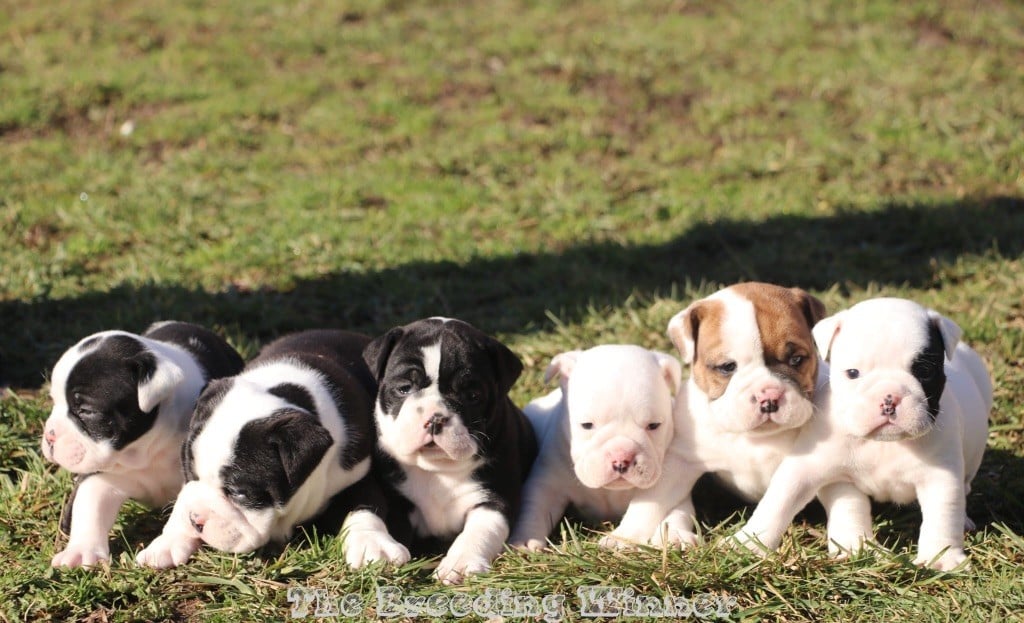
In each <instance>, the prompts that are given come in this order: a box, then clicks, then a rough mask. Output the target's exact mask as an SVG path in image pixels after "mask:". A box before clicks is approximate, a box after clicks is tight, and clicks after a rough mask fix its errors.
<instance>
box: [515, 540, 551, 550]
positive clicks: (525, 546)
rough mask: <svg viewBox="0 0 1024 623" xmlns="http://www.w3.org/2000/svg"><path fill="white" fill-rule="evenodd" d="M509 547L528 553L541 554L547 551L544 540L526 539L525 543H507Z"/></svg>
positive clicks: (546, 543)
mask: <svg viewBox="0 0 1024 623" xmlns="http://www.w3.org/2000/svg"><path fill="white" fill-rule="evenodd" d="M509 546H510V547H512V548H514V549H520V550H526V551H530V552H542V551H544V550H546V549H548V542H547V541H545V540H544V539H526V540H525V541H513V542H512V543H509Z"/></svg>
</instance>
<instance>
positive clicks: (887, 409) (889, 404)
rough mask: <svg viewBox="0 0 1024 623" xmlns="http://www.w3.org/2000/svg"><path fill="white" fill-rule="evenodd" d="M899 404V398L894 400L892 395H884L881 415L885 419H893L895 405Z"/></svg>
mask: <svg viewBox="0 0 1024 623" xmlns="http://www.w3.org/2000/svg"><path fill="white" fill-rule="evenodd" d="M898 404H900V399H899V398H894V397H893V395H892V394H886V395H885V400H883V401H882V415H884V416H885V417H893V416H895V415H896V405H898Z"/></svg>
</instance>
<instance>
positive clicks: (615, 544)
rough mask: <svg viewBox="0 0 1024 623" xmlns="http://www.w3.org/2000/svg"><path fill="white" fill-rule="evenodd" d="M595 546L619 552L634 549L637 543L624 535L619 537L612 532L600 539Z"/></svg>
mask: <svg viewBox="0 0 1024 623" xmlns="http://www.w3.org/2000/svg"><path fill="white" fill-rule="evenodd" d="M597 544H598V545H600V546H601V547H603V548H605V549H611V550H620V551H624V550H631V549H636V547H637V541H634V540H633V539H631V538H629V537H628V536H626V535H619V534H615V533H614V532H611V533H609V534H606V535H604V536H603V537H601V539H600V540H599V541H598V542H597Z"/></svg>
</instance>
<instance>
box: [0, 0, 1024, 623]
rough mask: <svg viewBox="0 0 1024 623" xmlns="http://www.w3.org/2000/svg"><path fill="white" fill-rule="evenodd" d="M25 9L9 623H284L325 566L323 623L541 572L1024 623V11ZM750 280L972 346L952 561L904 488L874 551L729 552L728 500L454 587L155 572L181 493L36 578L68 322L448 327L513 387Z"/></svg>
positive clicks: (16, 123)
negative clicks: (164, 528) (626, 544)
mask: <svg viewBox="0 0 1024 623" xmlns="http://www.w3.org/2000/svg"><path fill="white" fill-rule="evenodd" d="M5 9H6V10H3V11H0V32H2V33H3V36H2V37H0V230H2V232H3V240H4V244H3V246H2V249H0V266H2V270H0V327H2V331H3V333H2V335H0V385H5V386H7V387H8V388H9V389H8V390H7V391H6V393H5V394H4V396H3V398H2V399H0V457H2V458H0V472H2V474H0V507H2V509H3V512H2V513H0V551H2V552H3V554H2V556H3V564H2V566H0V594H3V595H5V596H7V599H5V600H4V601H3V603H0V620H11V621H19V620H31V621H65V620H87V621H107V620H110V621H131V620H174V621H183V620H196V621H238V620H253V621H255V620H283V619H287V618H289V616H290V615H289V609H290V608H291V607H292V606H293V605H294V606H301V605H303V604H304V603H305V604H306V605H309V604H308V602H303V601H302V600H303V598H304V597H303V595H302V594H300V591H298V590H297V589H309V590H313V589H320V590H321V591H322V592H321V593H320V597H322V598H323V599H322V603H321V607H324V606H325V605H332V606H333V607H334V608H336V610H337V612H338V614H337V618H341V616H342V613H348V614H351V613H358V614H357V615H356V616H357V617H365V618H374V617H375V616H384V615H387V614H388V613H389V612H395V611H396V610H397V611H398V612H397V614H399V615H401V616H398V617H397V618H395V619H393V620H403V619H405V618H409V619H412V618H417V616H418V615H417V616H413V615H414V614H415V613H414V612H413V610H412V606H409V607H408V608H406V609H405V610H404V611H403V610H402V609H400V608H396V607H394V603H395V602H393V601H389V600H390V599H392V598H394V597H395V596H396V594H397V591H400V592H401V593H402V595H403V596H405V597H410V596H417V595H418V596H427V595H440V596H438V597H435V598H434V601H432V602H413V601H410V602H409V603H411V604H413V605H416V604H417V603H419V605H421V606H423V605H424V603H427V604H430V605H431V607H433V608H435V609H437V608H441V611H446V610H445V608H448V609H449V610H450V609H451V607H456V609H459V608H463V607H465V606H466V605H467V604H468V603H470V601H469V600H470V599H478V598H480V599H486V598H494V599H496V600H497V602H496V603H502V604H504V605H506V606H508V605H509V604H510V603H512V601H514V600H512V601H510V600H511V598H513V597H519V598H520V605H521V607H522V608H528V607H529V606H530V604H529V603H527V602H528V601H529V600H528V599H527V598H535V599H536V600H538V601H539V600H540V599H541V598H543V597H544V596H545V595H552V596H554V597H553V598H551V599H549V601H548V602H546V603H545V604H544V605H547V606H556V605H558V602H557V599H559V598H561V599H562V602H561V605H562V610H561V613H560V614H561V616H562V617H563V620H579V619H583V618H586V617H584V616H583V613H582V612H581V608H583V607H584V606H585V605H586V604H587V603H591V602H593V599H590V598H591V597H594V596H593V595H590V594H589V593H587V592H586V591H587V587H594V586H601V587H605V589H608V590H617V591H619V593H617V594H606V595H605V598H606V600H607V599H610V598H614V597H616V596H617V595H618V596H625V595H624V593H623V592H624V591H627V590H631V591H633V593H634V594H637V595H642V596H644V597H645V598H651V599H657V600H664V599H669V600H672V599H676V598H678V599H680V600H682V599H689V600H690V601H689V602H683V601H680V602H679V603H680V604H684V603H689V604H690V605H691V606H694V607H696V608H697V613H699V614H701V615H706V616H711V615H713V614H714V613H715V612H721V613H727V614H728V616H729V618H731V619H732V620H741V619H743V620H752V621H753V620H762V619H763V620H782V621H825V620H835V621H840V620H842V621H856V620H864V621H868V620H890V621H891V620H905V621H931V620H937V621H939V620H943V621H944V620H956V621H965V620H977V621H993V620H1012V619H1015V618H1016V619H1017V620H1020V618H1021V617H1022V615H1021V613H1022V612H1024V572H1022V571H1021V569H1022V565H1024V537H1022V536H1021V535H1022V534H1024V259H1022V256H1024V5H1021V4H1020V3H1019V2H1012V1H1010V0H981V1H978V2H966V1H962V0H951V1H949V2H941V3H940V2H920V1H908V2H900V3H892V2H874V1H854V2H815V3H809V2H798V1H795V0H794V1H788V0H783V1H780V2H773V3H761V2H748V1H741V0H736V1H731V0H730V1H725V2H710V1H708V2H704V1H687V0H651V1H648V2H638V1H634V0H620V1H613V0H593V1H591V2H569V1H557V0H556V1H551V2H526V1H517V0H490V1H487V2H483V1H475V0H471V1H466V2H457V3H456V2H452V3H443V2H426V1H419V0H352V1H350V2H344V3H331V2H323V1H320V0H309V1H302V2H291V3H279V2H266V1H264V0H256V1H252V2H241V1H238V0H232V1H225V2H220V3H201V2H195V1H193V0H187V1H186V2H180V3H164V2H156V1H153V0H141V1H138V2H123V1H116V2H99V1H96V0H79V1H76V2H70V1H67V0H55V1H53V2H46V3H38V2H28V1H26V0H11V1H10V2H6V3H5ZM754 279H756V280H766V281H775V282H778V283H781V284H785V285H798V286H801V287H804V288H806V289H808V290H810V291H812V292H813V293H814V294H816V295H818V296H819V297H820V298H821V299H822V300H823V301H825V302H826V304H827V305H828V308H829V310H830V311H837V310H839V309H841V308H843V307H846V306H849V305H851V304H852V303H854V302H856V301H859V300H862V299H864V298H868V297H871V296H877V295H882V294H884V295H898V296H907V297H911V298H914V299H916V300H918V301H920V302H922V303H925V304H927V305H930V306H933V307H935V308H936V309H938V310H940V311H942V312H943V313H944V314H946V315H948V316H950V317H952V318H953V319H955V320H956V321H957V322H958V323H959V324H960V325H961V327H962V328H963V329H964V331H965V339H966V340H967V341H968V342H969V343H971V344H972V345H974V346H975V347H976V348H977V349H978V350H979V352H980V353H981V354H982V355H983V356H984V358H985V359H986V360H987V361H988V362H989V364H990V366H991V369H992V372H993V376H994V379H995V390H996V404H995V408H994V411H993V414H992V426H991V431H992V432H991V435H990V437H989V449H988V453H987V455H986V459H985V462H984V464H983V465H982V468H981V471H980V473H979V474H978V477H977V479H976V480H975V487H974V491H973V492H972V493H971V495H970V498H969V500H968V512H969V513H970V515H971V516H972V517H973V518H974V519H975V520H976V521H977V522H978V525H979V530H978V531H977V532H976V533H973V534H971V535H970V537H969V549H970V554H971V568H970V569H969V570H967V571H964V572H960V573H952V574H941V573H936V572H931V571H927V570H921V569H918V568H916V567H914V566H912V565H910V563H909V560H910V559H911V558H912V555H911V554H910V549H909V548H910V547H911V546H912V545H913V542H914V540H915V539H916V534H915V530H916V526H917V524H918V514H917V510H916V508H896V507H892V506H881V507H879V508H878V512H877V515H876V516H877V523H878V530H879V533H880V535H881V537H882V538H883V539H884V541H885V543H886V544H887V545H888V546H890V547H891V549H892V552H891V553H890V552H885V551H879V552H877V553H876V554H874V555H868V556H865V557H862V558H859V559H857V560H853V561H847V562H834V561H830V560H828V559H827V557H826V556H825V554H824V544H823V537H822V533H823V528H824V526H823V524H822V523H821V518H820V516H818V515H816V514H815V513H813V512H810V513H808V514H807V515H806V516H802V518H801V519H798V522H797V525H796V527H795V529H794V530H792V531H791V532H790V534H789V535H788V536H787V539H786V540H785V541H784V545H783V548H782V550H781V552H780V553H779V554H778V555H775V556H773V557H771V558H768V559H766V560H763V561H762V560H758V559H754V558H751V557H749V556H747V555H744V554H740V553H736V552H731V551H724V550H723V549H721V548H719V547H716V546H715V545H714V544H713V542H714V541H715V539H716V538H717V537H719V536H723V535H725V534H729V532H730V528H732V527H734V525H735V523H736V521H738V516H737V515H736V514H735V513H747V512H749V508H743V507H739V506H736V505H729V504H724V503H722V502H721V501H719V500H717V499H714V498H713V495H711V494H707V493H706V494H705V496H704V498H703V501H704V502H705V503H704V504H703V505H702V506H699V508H701V509H702V513H703V520H704V522H705V525H704V530H705V531H706V533H707V539H706V541H707V542H708V543H709V544H707V545H703V546H700V547H697V548H695V549H692V550H688V551H686V552H676V551H668V552H663V551H656V550H653V549H648V550H643V551H640V552H633V553H628V554H623V553H614V552H607V551H602V550H600V549H598V548H597V546H596V541H597V539H596V537H595V536H594V533H593V532H592V531H591V530H589V529H588V528H587V527H584V526H581V525H579V524H575V523H565V524H563V525H562V531H563V537H564V538H563V544H562V545H561V546H560V549H559V551H558V552H556V553H552V554H543V555H525V554H520V553H509V554H506V555H503V556H502V557H500V558H499V559H498V561H497V563H496V565H495V569H494V572H493V573H490V574H487V575H484V576H480V577H478V578H474V579H472V580H470V581H469V582H467V583H466V585H465V586H463V587H461V588H457V589H444V590H441V589H440V588H439V587H438V586H437V585H436V584H435V583H434V582H433V581H432V580H431V579H430V568H431V566H432V564H433V563H434V562H436V560H434V561H429V560H428V561H424V560H416V561H414V562H413V563H411V564H409V565H407V566H405V567H403V568H401V569H397V570H395V569H383V568H380V567H373V568H369V569H365V570H360V571H350V570H348V569H346V568H345V565H344V563H343V562H342V558H341V555H340V552H341V549H340V546H339V543H338V541H337V540H336V539H333V538H330V537H322V536H314V537H312V538H309V539H307V538H304V537H300V538H297V539H296V540H295V542H293V543H292V544H290V545H289V547H288V548H287V549H285V550H284V551H283V552H263V553H262V554H259V555H250V556H233V555H223V554H219V553H215V552H210V551H204V552H203V553H201V554H200V555H199V556H198V557H197V558H196V559H195V560H194V561H193V562H191V563H190V564H188V565H186V566H184V567H182V568H179V569H177V570H174V571H169V572H163V573H155V572H152V571H149V570H140V569H137V568H135V566H134V563H133V560H134V552H136V551H137V550H138V549H139V547H140V546H141V545H142V544H144V543H146V542H148V541H149V540H150V539H152V538H153V537H154V536H155V535H156V534H157V533H158V532H159V529H160V526H161V516H160V514H159V512H157V511H148V510H145V509H142V508H141V507H137V506H131V507H129V508H128V510H127V512H124V513H122V515H121V518H120V521H119V524H118V527H117V528H116V529H115V531H114V534H113V535H112V539H113V541H112V546H113V551H114V560H113V561H112V564H111V565H110V567H109V568H103V569H98V570H94V571H80V570H75V571H56V570H53V569H51V568H50V567H49V560H50V558H51V556H52V555H53V553H54V552H55V551H57V550H58V549H59V548H60V547H62V546H63V544H62V543H61V542H60V541H59V540H58V537H57V520H58V516H59V513H60V507H61V502H62V500H63V498H64V496H65V495H66V494H67V492H68V491H69V489H70V478H69V476H68V474H66V473H64V472H61V471H58V470H56V469H54V468H53V466H50V465H47V464H44V462H43V460H42V458H41V457H40V455H39V451H38V448H37V439H38V437H39V435H40V434H41V422H42V420H43V419H44V418H45V417H46V415H47V413H48V410H49V405H48V401H47V397H46V392H45V388H46V376H47V374H48V371H49V369H50V367H51V366H52V365H53V363H54V362H55V361H56V359H57V357H58V356H59V355H60V353H61V352H62V351H63V350H64V349H65V348H67V347H68V346H69V345H71V344H72V343H74V342H75V341H77V340H78V339H79V338H81V337H83V336H84V335H87V334H89V333H92V332H94V331H98V330H102V329H109V328H123V329H127V330H132V331H141V330H142V329H144V328H145V326H147V325H148V324H149V323H150V322H152V321H154V320H158V319H168V318H175V319H180V320H190V321H195V322H199V323H204V324H207V325H209V326H212V327H214V328H215V329H216V330H218V331H219V332H220V333H222V334H223V335H225V336H226V337H228V339H229V340H230V341H231V342H232V343H233V344H234V345H235V346H236V347H238V348H239V349H240V351H242V352H243V354H245V355H252V354H253V353H255V351H256V350H257V349H258V348H259V345H260V344H262V343H263V342H265V341H267V340H269V339H271V338H273V337H275V336H277V335H280V334H282V333H285V332H287V331H291V330H295V329H301V328H309V327H342V328H349V329H355V330H360V331H365V332H367V333H373V334H376V333H379V332H382V331H384V330H386V329H387V328H389V327H391V326H394V325H396V324H403V323H405V322H408V321H410V320H412V319H415V318H418V317H422V316H426V315H438V314H440V315H446V316H454V317H459V318H463V319H465V320H467V321H470V322H472V323H474V324H476V325H477V326H479V327H480V328H482V329H484V330H485V331H488V332H490V333H493V334H495V335H497V336H499V337H500V338H501V339H503V340H504V341H505V342H506V343H508V344H509V345H510V346H511V347H512V349H513V350H514V351H516V352H517V353H518V354H519V355H520V356H521V357H522V359H523V360H524V362H525V363H526V370H525V372H524V374H523V376H522V378H521V379H520V381H519V383H518V384H517V385H516V387H515V388H514V390H513V395H514V398H515V399H516V400H517V401H519V402H520V403H525V402H526V401H528V400H529V399H530V398H532V397H535V396H537V395H539V394H540V393H541V392H544V391H546V388H545V387H544V386H543V383H542V376H543V371H544V368H545V366H546V365H547V362H548V361H549V360H550V358H551V357H552V356H553V355H555V354H557V353H558V352H561V351H563V350H568V349H572V348H580V347H588V346H591V345H596V344H600V343H611V342H631V343H638V344H641V345H644V346H647V347H651V348H659V349H663V350H666V351H669V350H671V348H672V347H671V344H670V343H669V341H668V339H667V337H666V336H665V326H666V324H667V322H668V319H669V318H670V317H671V316H672V315H673V314H675V313H676V312H677V311H679V310H680V309H682V308H683V307H684V306H685V305H687V304H688V303H689V302H690V301H691V300H692V299H693V298H695V297H699V296H702V295H705V294H707V293H710V292H711V291H713V290H715V289H717V288H718V287H720V286H721V285H725V284H728V283H732V282H734V281H738V280H754ZM699 501H701V499H700V498H698V502H699ZM290 590H291V593H290V592H289V591H290ZM580 590H582V591H583V592H582V593H581V592H578V591H580ZM501 591H506V592H505V593H504V596H503V595H502V593H501ZM310 595H311V593H305V596H306V597H309V596H310ZM346 596H351V597H348V598H346ZM378 596H379V597H380V599H381V600H383V601H381V602H378ZM289 597H291V600H292V602H294V603H289ZM597 597H600V595H597ZM588 599H590V602H587V600H588ZM502 600H504V601H502ZM591 605H593V604H592V603H591ZM486 606H487V604H486V603H485V602H484V601H481V602H480V604H479V608H480V609H481V610H486ZM712 606H714V607H712ZM709 608H710V609H709ZM716 608H718V610H716ZM713 611H714V612H713ZM325 612H326V611H323V612H322V613H325ZM313 614H314V613H313V611H312V610H311V611H310V615H311V616H312V615H313ZM505 614H506V617H507V618H506V620H529V619H535V618H536V617H529V616H526V614H527V611H526V610H521V611H520V612H519V613H518V614H519V615H523V616H517V613H516V612H514V611H506V613H505ZM428 615H429V613H427V614H425V615H423V617H426V618H430V617H429V616H428ZM696 616H697V614H694V615H693V617H694V618H696ZM477 618H479V617H477ZM325 620H335V615H333V614H332V615H330V616H329V617H327V618H326V619H325Z"/></svg>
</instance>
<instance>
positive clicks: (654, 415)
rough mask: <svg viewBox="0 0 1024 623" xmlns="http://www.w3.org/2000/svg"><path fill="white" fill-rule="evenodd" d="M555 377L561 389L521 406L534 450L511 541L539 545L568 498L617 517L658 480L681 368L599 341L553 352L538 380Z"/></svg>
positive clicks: (589, 511)
mask: <svg viewBox="0 0 1024 623" xmlns="http://www.w3.org/2000/svg"><path fill="white" fill-rule="evenodd" d="M556 376H557V377H558V380H559V383H560V384H561V388H560V389H556V390H555V391H553V392H551V393H550V394H549V395H547V396H544V397H542V398H538V399H537V400H534V401H533V402H531V403H530V404H528V405H526V408H525V409H523V411H524V412H525V413H526V415H527V417H529V418H530V422H531V423H532V424H533V428H534V431H535V432H536V433H537V436H538V439H539V443H540V453H539V455H538V457H537V460H536V461H535V462H534V464H533V469H532V470H531V471H530V477H529V479H528V480H527V481H526V485H525V487H524V491H523V511H522V513H520V515H519V519H518V520H517V523H516V528H515V531H514V532H513V535H512V538H511V543H512V545H514V546H516V547H525V548H528V549H531V550H540V549H543V548H544V547H545V546H546V539H547V536H548V534H549V533H550V532H551V529H552V527H553V526H554V525H555V523H557V522H558V521H559V520H560V519H561V517H562V514H563V513H564V511H565V509H566V507H567V506H568V505H569V504H572V505H574V506H575V507H576V509H578V510H579V511H580V512H581V513H582V514H583V515H584V516H585V517H586V518H588V519H592V520H597V521H618V520H619V519H620V518H621V517H622V515H623V513H625V512H626V508H627V507H628V506H629V504H630V502H631V501H632V500H633V498H634V496H635V494H636V492H637V490H640V489H646V488H648V487H650V486H652V485H653V484H654V483H655V482H657V481H658V479H659V478H660V477H661V475H662V461H663V460H664V458H665V451H666V450H667V449H668V445H669V442H670V441H671V439H672V432H673V429H674V424H673V420H672V402H673V399H674V397H675V394H676V391H678V389H679V385H680V383H681V382H682V368H681V366H680V365H679V361H678V360H677V359H676V358H675V357H672V356H670V355H666V354H664V353H659V352H655V351H651V350H646V349H644V348H640V347H639V346H629V345H606V346H597V347H594V348H591V349H590V350H586V351H571V352H566V353H562V354H560V355H557V356H556V357H555V358H554V359H552V361H551V365H549V366H548V369H547V371H546V372H545V374H544V380H545V382H548V381H550V380H551V379H552V378H554V377H556ZM673 476H674V475H673ZM613 534H614V533H613Z"/></svg>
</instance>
